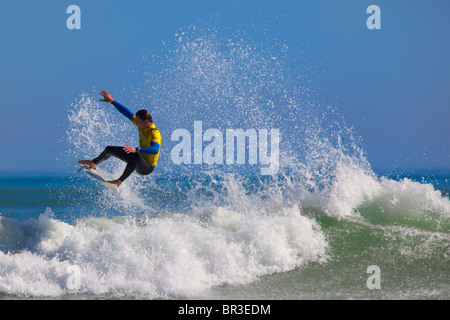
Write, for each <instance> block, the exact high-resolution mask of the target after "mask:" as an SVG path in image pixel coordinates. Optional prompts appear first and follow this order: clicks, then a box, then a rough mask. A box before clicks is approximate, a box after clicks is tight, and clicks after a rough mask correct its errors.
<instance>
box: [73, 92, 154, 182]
mask: <svg viewBox="0 0 450 320" xmlns="http://www.w3.org/2000/svg"><path fill="white" fill-rule="evenodd" d="M100 94H101V95H102V96H103V99H101V100H100V101H104V102H106V103H111V104H112V105H113V106H114V107H115V108H116V109H117V110H118V111H119V112H120V113H121V114H123V115H124V116H125V117H127V118H128V119H130V120H131V122H133V124H135V125H136V126H137V127H138V131H139V147H132V146H129V145H126V146H125V147H114V146H107V147H106V148H105V150H104V151H103V152H102V153H101V154H100V155H99V156H98V157H97V158H95V159H93V160H88V159H83V160H79V161H78V163H80V164H83V165H87V166H89V167H90V168H91V169H95V167H96V166H97V165H98V164H99V163H101V162H103V161H105V160H107V159H108V158H109V157H111V156H113V157H116V158H119V159H120V160H122V161H124V162H126V163H127V165H126V167H125V170H124V172H123V174H122V175H121V176H120V178H119V179H117V180H113V181H108V182H110V183H113V184H115V185H116V186H117V187H119V186H120V185H121V184H122V182H124V181H125V179H126V178H128V177H129V176H130V174H132V173H133V171H135V170H136V172H137V173H139V174H141V175H148V174H150V173H152V172H153V170H154V169H155V166H156V163H157V162H158V157H159V151H160V146H161V134H160V132H159V130H158V129H156V127H155V124H154V123H153V119H152V116H151V115H150V112H148V111H147V110H145V109H143V110H139V111H138V112H136V114H133V112H131V111H130V110H129V109H128V108H127V107H125V106H124V105H122V104H120V103H119V102H117V101H116V100H114V99H113V98H112V97H111V95H110V94H109V92H108V91H106V90H102V92H100Z"/></svg>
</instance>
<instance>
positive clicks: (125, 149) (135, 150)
mask: <svg viewBox="0 0 450 320" xmlns="http://www.w3.org/2000/svg"><path fill="white" fill-rule="evenodd" d="M123 151H125V152H126V153H136V152H137V149H136V148H135V147H132V146H129V145H126V146H125V147H123Z"/></svg>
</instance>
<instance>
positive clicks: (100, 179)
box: [78, 165, 119, 192]
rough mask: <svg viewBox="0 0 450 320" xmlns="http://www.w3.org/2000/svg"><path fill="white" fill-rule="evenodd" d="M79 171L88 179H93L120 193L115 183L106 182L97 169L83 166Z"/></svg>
mask: <svg viewBox="0 0 450 320" xmlns="http://www.w3.org/2000/svg"><path fill="white" fill-rule="evenodd" d="M78 171H83V172H84V173H85V174H86V175H87V176H88V177H91V178H92V179H94V180H95V181H97V182H99V183H101V184H102V185H104V186H105V187H107V188H109V189H111V190H113V191H115V192H119V190H118V188H117V186H116V185H115V184H114V183H111V182H108V181H106V179H105V178H103V177H102V176H101V175H100V174H99V173H98V172H97V170H95V169H91V168H89V166H86V165H81V168H80V169H79V170H78Z"/></svg>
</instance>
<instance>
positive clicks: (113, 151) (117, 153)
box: [92, 146, 128, 165]
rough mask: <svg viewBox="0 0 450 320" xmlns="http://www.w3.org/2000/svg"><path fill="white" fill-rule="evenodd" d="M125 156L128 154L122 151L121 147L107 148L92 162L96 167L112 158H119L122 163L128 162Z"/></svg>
mask: <svg viewBox="0 0 450 320" xmlns="http://www.w3.org/2000/svg"><path fill="white" fill-rule="evenodd" d="M127 155H128V154H127V153H126V152H125V151H124V150H123V147H112V146H107V147H106V148H105V150H103V152H102V153H100V155H99V156H98V157H97V158H95V159H94V160H92V161H93V162H94V163H95V164H96V165H97V164H99V163H101V162H103V161H105V160H108V159H109V157H111V156H113V157H116V158H119V159H120V160H122V161H125V162H128V161H127V160H128V159H127Z"/></svg>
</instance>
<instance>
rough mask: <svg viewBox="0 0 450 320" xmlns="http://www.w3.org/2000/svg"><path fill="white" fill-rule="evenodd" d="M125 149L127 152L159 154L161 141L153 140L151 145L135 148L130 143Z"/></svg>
mask: <svg viewBox="0 0 450 320" xmlns="http://www.w3.org/2000/svg"><path fill="white" fill-rule="evenodd" d="M138 149H139V150H138ZM123 150H124V151H125V152H126V153H143V154H158V152H159V143H157V142H152V143H151V144H150V147H141V148H135V147H132V146H129V145H126V146H125V147H124V148H123Z"/></svg>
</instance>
